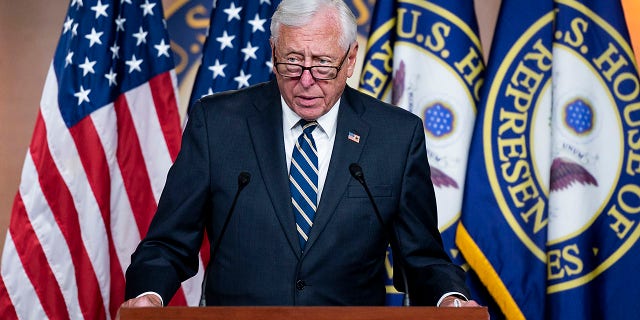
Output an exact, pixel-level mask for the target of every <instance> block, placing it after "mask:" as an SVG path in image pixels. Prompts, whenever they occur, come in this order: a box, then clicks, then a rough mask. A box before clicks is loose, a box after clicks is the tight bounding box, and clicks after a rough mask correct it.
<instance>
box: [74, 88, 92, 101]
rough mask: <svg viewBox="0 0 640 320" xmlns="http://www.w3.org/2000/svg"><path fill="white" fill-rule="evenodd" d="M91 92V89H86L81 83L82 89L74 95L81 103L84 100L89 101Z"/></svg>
mask: <svg viewBox="0 0 640 320" xmlns="http://www.w3.org/2000/svg"><path fill="white" fill-rule="evenodd" d="M89 93H91V89H88V90H85V89H84V87H83V86H82V85H81V86H80V91H79V92H76V93H74V94H73V96H74V97H76V98H78V105H81V104H82V102H84V101H86V102H89Z"/></svg>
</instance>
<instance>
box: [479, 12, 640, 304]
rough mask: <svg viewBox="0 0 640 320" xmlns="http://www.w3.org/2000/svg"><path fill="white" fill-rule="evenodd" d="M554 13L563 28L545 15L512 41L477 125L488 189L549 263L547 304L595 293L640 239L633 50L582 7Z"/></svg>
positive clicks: (638, 106) (639, 111)
mask: <svg viewBox="0 0 640 320" xmlns="http://www.w3.org/2000/svg"><path fill="white" fill-rule="evenodd" d="M556 3H557V11H556V19H555V28H554V19H553V16H552V15H548V16H545V17H544V18H542V19H541V20H539V21H537V23H535V24H533V25H532V27H531V28H530V29H529V30H528V32H526V33H525V34H523V35H522V37H521V38H520V39H519V41H518V42H516V45H515V46H514V47H513V48H512V49H511V51H510V52H509V54H508V55H507V57H509V59H508V60H505V61H504V62H503V63H502V64H501V66H500V69H499V71H498V73H497V78H496V79H495V80H494V81H493V82H492V83H493V85H492V87H491V88H490V90H489V96H488V101H487V104H486V105H487V113H486V115H487V116H486V117H485V118H484V119H480V121H483V122H484V123H483V126H484V128H486V129H485V130H484V132H483V136H482V139H483V140H484V142H485V145H486V146H489V147H488V149H487V150H486V153H485V165H486V167H487V169H488V173H489V179H490V181H491V184H490V185H491V188H492V190H493V193H494V194H495V195H496V198H497V201H498V203H500V210H501V212H502V214H503V215H504V217H505V219H506V220H507V221H508V223H509V225H510V227H511V228H512V230H513V231H514V233H515V234H517V236H518V238H519V239H520V241H522V243H523V244H524V245H525V246H526V247H527V248H528V249H529V250H530V251H531V252H532V253H533V254H534V255H535V256H536V257H537V258H538V259H540V261H542V262H544V263H546V265H547V280H548V287H547V292H548V293H554V292H560V291H564V290H569V289H572V288H575V287H578V286H581V285H584V284H586V283H588V282H590V281H591V280H593V279H594V278H595V277H597V276H598V275H599V274H601V273H603V272H604V271H606V270H607V269H608V268H609V267H611V266H612V265H614V264H615V263H616V261H618V260H619V259H620V258H621V257H622V256H623V255H625V254H626V253H627V252H628V251H629V249H630V248H631V247H632V245H633V244H634V243H635V242H636V241H637V240H638V237H639V236H640V227H639V226H640V224H639V223H640V214H638V213H640V179H639V177H638V175H640V84H639V82H638V76H637V72H636V69H635V66H634V64H633V57H632V52H631V49H630V47H629V44H628V43H627V42H626V41H625V40H624V38H623V37H622V36H621V35H620V34H619V33H618V32H616V30H615V28H614V27H612V26H611V25H609V24H608V23H607V22H606V21H605V20H604V19H602V18H601V17H599V16H598V15H597V14H595V13H594V12H593V11H591V10H589V9H588V8H586V7H585V6H583V5H582V4H580V3H578V2H576V1H565V0H559V1H556ZM547 40H548V41H547ZM552 41H553V44H552Z"/></svg>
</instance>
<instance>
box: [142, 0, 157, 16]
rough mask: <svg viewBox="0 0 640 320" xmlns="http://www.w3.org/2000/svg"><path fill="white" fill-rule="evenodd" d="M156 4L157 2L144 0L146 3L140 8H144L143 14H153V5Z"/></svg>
mask: <svg viewBox="0 0 640 320" xmlns="http://www.w3.org/2000/svg"><path fill="white" fill-rule="evenodd" d="M155 6H156V4H155V3H149V0H144V4H141V5H140V8H142V16H143V17H145V16H146V15H147V14H150V15H153V7H155Z"/></svg>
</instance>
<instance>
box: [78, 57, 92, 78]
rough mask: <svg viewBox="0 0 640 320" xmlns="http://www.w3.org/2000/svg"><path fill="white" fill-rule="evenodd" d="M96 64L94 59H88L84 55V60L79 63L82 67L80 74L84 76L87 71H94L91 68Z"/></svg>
mask: <svg viewBox="0 0 640 320" xmlns="http://www.w3.org/2000/svg"><path fill="white" fill-rule="evenodd" d="M95 65H96V61H89V58H87V57H85V58H84V62H83V63H82V64H80V65H79V67H80V69H82V76H83V77H84V76H86V75H87V74H88V73H96V72H95V71H94V70H93V66H95Z"/></svg>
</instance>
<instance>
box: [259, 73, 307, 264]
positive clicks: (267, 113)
mask: <svg viewBox="0 0 640 320" xmlns="http://www.w3.org/2000/svg"><path fill="white" fill-rule="evenodd" d="M269 88H270V91H269V95H268V96H267V97H265V98H264V99H256V101H257V102H255V106H256V107H257V109H258V110H259V113H258V114H257V115H256V116H254V117H250V118H248V119H247V121H248V124H249V131H250V132H251V139H252V141H253V147H254V151H255V154H256V158H257V160H258V164H259V166H260V171H261V174H262V177H263V179H264V183H265V186H266V188H267V193H268V194H269V197H270V199H271V204H272V205H273V208H274V210H275V212H276V216H277V218H278V220H279V222H280V226H281V227H282V230H283V232H284V233H285V235H286V237H287V240H288V241H289V245H290V246H291V249H292V250H293V251H294V252H295V253H296V255H300V244H299V242H298V234H297V232H296V229H295V225H296V224H295V220H294V216H293V212H292V211H291V197H290V195H289V194H290V192H289V173H288V172H287V163H286V158H285V150H284V137H283V133H282V106H281V103H280V94H279V91H278V88H277V85H276V82H275V81H272V82H271V83H270V86H269Z"/></svg>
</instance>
